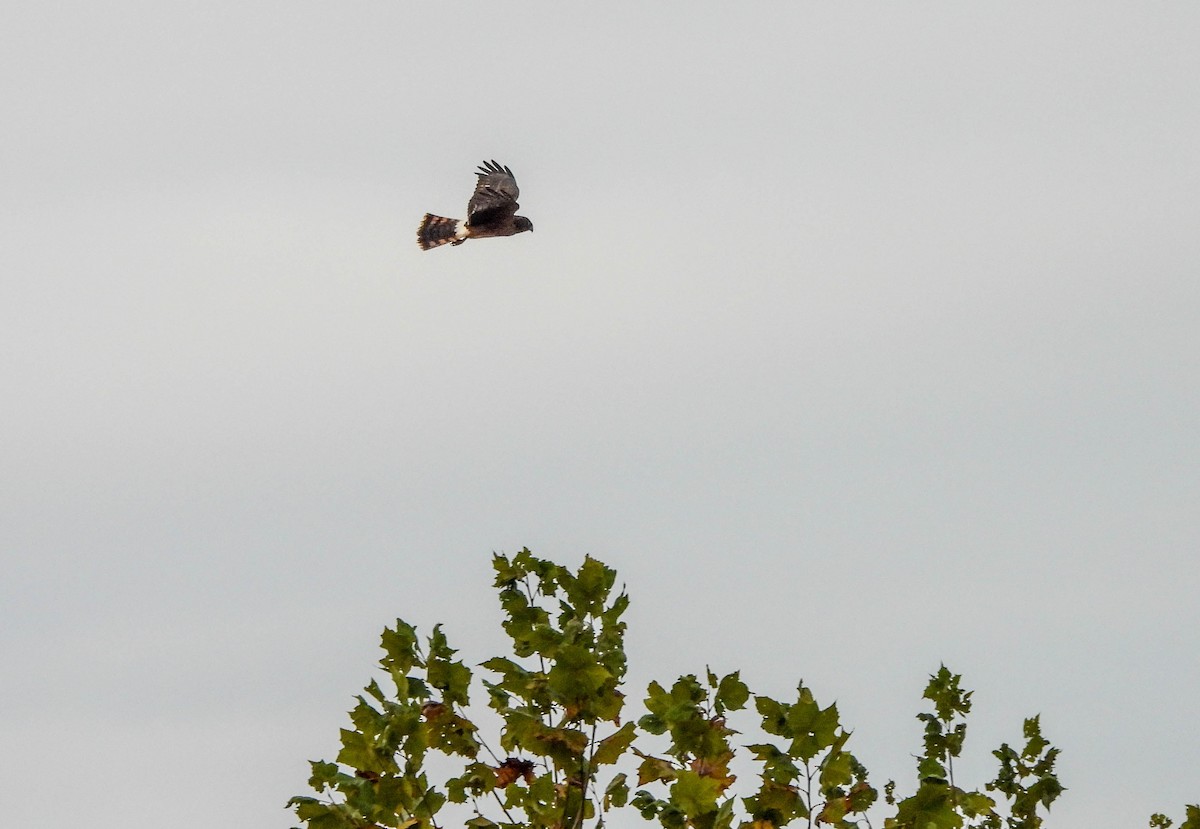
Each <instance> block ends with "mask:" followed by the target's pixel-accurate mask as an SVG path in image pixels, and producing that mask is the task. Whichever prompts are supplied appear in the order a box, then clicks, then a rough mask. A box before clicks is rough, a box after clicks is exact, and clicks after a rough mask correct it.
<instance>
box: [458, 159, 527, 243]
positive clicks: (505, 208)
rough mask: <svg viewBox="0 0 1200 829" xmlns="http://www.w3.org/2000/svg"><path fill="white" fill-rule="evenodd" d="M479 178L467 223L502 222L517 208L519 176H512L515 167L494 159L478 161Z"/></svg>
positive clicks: (468, 206) (476, 224)
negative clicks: (512, 168) (503, 165)
mask: <svg viewBox="0 0 1200 829" xmlns="http://www.w3.org/2000/svg"><path fill="white" fill-rule="evenodd" d="M475 175H477V176H479V180H478V181H477V182H476V183H475V193H474V194H473V195H472V196H471V201H469V202H468V203H467V225H468V226H470V227H476V226H480V225H488V224H493V223H495V222H497V221H500V222H503V221H505V220H507V219H508V218H509V217H511V216H512V215H513V214H514V213H516V212H517V207H518V205H517V196H518V195H520V193H521V191H520V190H518V189H517V180H516V179H515V178H513V174H512V170H510V169H508V168H507V167H502V166H500V165H499V164H497V163H496V162H495V161H485V162H483V164H481V165H479V172H477V173H476V174H475Z"/></svg>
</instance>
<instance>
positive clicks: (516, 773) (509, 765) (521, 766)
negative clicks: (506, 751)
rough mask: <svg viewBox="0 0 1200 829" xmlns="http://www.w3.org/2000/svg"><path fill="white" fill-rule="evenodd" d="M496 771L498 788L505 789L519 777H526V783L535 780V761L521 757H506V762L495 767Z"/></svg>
mask: <svg viewBox="0 0 1200 829" xmlns="http://www.w3.org/2000/svg"><path fill="white" fill-rule="evenodd" d="M493 770H494V771H495V772H496V788H498V789H504V788H507V787H508V786H509V784H511V783H515V782H516V781H517V780H518V779H524V780H525V783H526V784H529V783H532V782H533V763H532V761H530V760H522V759H520V758H519V757H506V758H505V759H504V762H503V763H501V764H500V765H499V766H496V767H495V768H494V769H493Z"/></svg>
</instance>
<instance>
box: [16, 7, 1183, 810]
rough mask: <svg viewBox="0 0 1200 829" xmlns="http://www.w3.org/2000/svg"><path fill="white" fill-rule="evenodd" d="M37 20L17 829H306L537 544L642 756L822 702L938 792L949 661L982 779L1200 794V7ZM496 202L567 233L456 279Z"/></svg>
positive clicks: (174, 11)
mask: <svg viewBox="0 0 1200 829" xmlns="http://www.w3.org/2000/svg"><path fill="white" fill-rule="evenodd" d="M3 18H4V20H3V25H2V26H0V66H2V72H0V104H2V106H3V111H4V123H5V127H4V129H3V130H2V131H0V180H2V186H0V266H2V272H0V278H2V279H3V293H2V296H3V301H2V302H0V383H2V388H3V390H4V394H3V401H4V402H3V403H2V404H0V458H2V465H0V544H2V546H0V549H2V552H3V556H4V565H3V578H2V581H0V602H2V604H0V659H2V660H3V665H4V668H3V672H2V674H0V778H2V779H3V780H4V781H5V786H4V789H5V794H4V795H3V797H2V800H3V803H4V806H3V810H2V812H3V819H2V820H3V823H4V824H5V825H6V826H14V827H15V826H35V825H36V826H38V827H42V829H57V828H58V827H69V826H79V825H83V824H86V825H87V826H89V827H91V829H116V827H129V826H161V825H170V826H172V827H173V829H193V827H194V828H195V829H199V827H205V828H206V829H207V827H213V826H222V827H225V826H228V827H238V826H246V827H276V828H277V829H283V827H287V826H291V825H293V824H294V823H295V821H294V818H293V816H292V815H291V814H290V813H289V812H287V811H285V810H284V808H283V806H284V802H285V801H286V800H287V798H288V797H290V796H291V795H293V794H301V793H306V791H307V787H306V784H305V781H306V778H307V776H308V766H307V761H308V760H309V759H317V758H329V759H331V758H332V757H333V755H334V754H336V751H337V733H338V729H339V728H341V727H343V726H344V725H345V724H346V723H347V719H346V715H345V711H346V710H348V708H349V707H350V706H351V703H352V699H351V697H352V695H353V694H355V693H357V692H358V691H359V689H360V688H361V686H362V685H363V683H365V682H366V681H367V680H368V679H369V678H370V677H371V676H372V668H373V665H374V663H375V661H376V659H377V658H378V655H379V654H378V650H377V646H378V635H379V632H380V630H381V628H382V627H383V626H384V625H385V624H388V623H390V622H391V621H392V620H394V619H395V617H397V616H403V617H404V618H405V619H407V620H409V621H411V622H413V623H416V624H418V625H420V626H421V627H422V628H423V629H424V630H426V631H427V630H428V629H429V627H430V626H432V625H433V624H434V623H435V622H438V621H444V622H445V623H446V630H447V633H448V635H449V636H450V637H451V640H452V642H453V643H454V644H456V645H457V646H458V647H460V648H461V649H462V654H463V656H464V658H466V659H467V661H468V662H472V663H477V662H479V661H482V660H483V659H486V658H488V657H489V656H492V655H493V654H494V653H495V652H496V650H497V649H499V648H501V647H503V645H504V642H505V640H504V639H503V636H502V634H501V632H500V629H499V626H498V622H499V619H500V614H499V609H498V607H497V604H496V601H495V598H494V594H493V592H492V590H491V588H490V582H491V578H492V573H491V567H490V556H491V554H492V552H493V551H503V552H509V553H511V552H515V551H517V550H519V549H520V548H521V547H522V546H525V545H528V546H529V547H531V548H532V549H533V550H534V551H535V552H536V553H538V554H539V555H542V556H546V557H549V558H554V559H556V560H559V561H563V562H567V563H570V564H571V565H572V566H574V565H577V564H578V563H579V561H580V560H581V559H582V557H583V556H584V555H585V554H589V553H590V554H592V555H595V556H597V557H599V558H600V559H602V560H604V561H606V562H607V563H609V564H610V565H612V566H614V567H616V568H617V569H618V570H619V572H620V576H621V578H622V580H623V581H625V582H626V583H627V584H628V587H629V591H630V593H631V595H632V598H633V602H634V604H633V607H632V609H631V611H630V615H629V622H630V625H631V627H630V634H629V650H630V654H631V661H632V665H633V669H632V673H631V676H630V687H629V690H630V696H631V702H633V703H636V705H631V707H630V708H629V709H628V711H629V713H630V714H631V715H636V714H637V711H638V707H640V700H641V692H642V690H643V689H644V686H645V683H646V681H647V680H648V679H650V678H652V677H658V678H660V679H663V680H664V681H667V680H671V679H673V678H674V677H675V676H677V675H678V674H679V673H682V672H690V671H699V670H703V668H704V665H705V664H706V663H708V664H711V665H712V666H713V668H714V669H715V670H718V671H720V672H725V671H728V670H733V669H735V668H741V669H742V670H743V677H744V678H745V679H746V680H747V681H748V682H749V683H750V684H751V686H752V687H754V688H756V689H759V690H762V691H763V692H766V693H770V694H773V695H776V696H785V695H787V694H789V693H790V692H791V689H792V688H793V687H794V685H795V682H796V681H797V679H799V678H801V677H803V678H804V680H805V681H806V682H807V683H808V684H809V685H810V686H811V687H812V688H813V689H814V691H815V692H816V694H817V696H818V699H819V700H822V701H825V702H828V701H832V700H834V699H836V700H837V701H838V703H839V707H840V709H841V711H842V715H843V719H844V721H845V722H846V723H847V724H848V725H849V726H850V727H852V728H854V729H856V733H855V736H854V739H853V740H852V742H851V747H852V748H853V747H857V751H858V754H859V755H860V757H861V758H862V760H863V761H864V762H865V763H866V764H867V766H868V767H869V768H870V769H871V771H872V779H873V781H874V782H875V783H876V784H877V785H880V786H881V785H882V784H883V783H884V782H885V781H886V780H887V779H888V778H889V777H890V778H896V779H897V780H899V781H900V784H901V790H902V791H907V790H910V788H911V785H912V782H913V770H912V761H911V758H910V757H909V755H910V754H912V753H915V752H916V751H917V750H918V748H919V745H920V733H921V730H920V723H918V722H917V721H916V720H915V719H914V715H915V714H916V713H917V712H918V711H919V710H921V703H920V699H919V697H920V694H921V690H922V688H923V686H924V683H925V681H926V678H927V676H928V674H929V673H931V672H933V671H935V670H936V669H937V667H938V665H939V663H940V662H942V661H945V662H946V663H947V664H948V665H949V666H950V667H951V668H952V669H954V670H955V671H957V672H961V673H963V674H964V684H965V685H966V686H967V687H970V688H974V689H975V690H976V695H975V712H974V714H973V716H972V718H971V721H970V722H971V725H970V729H971V730H970V733H969V736H968V743H967V752H966V753H967V755H968V757H967V760H966V761H965V762H964V764H963V766H962V769H963V771H962V774H963V775H966V778H965V779H964V778H963V777H960V781H959V782H962V783H968V784H969V783H974V784H976V785H979V784H982V782H983V781H984V780H985V779H987V776H990V772H991V769H992V765H993V763H992V760H991V757H990V755H989V752H990V751H991V750H992V749H993V748H995V747H996V746H998V745H999V743H1000V742H1001V741H1005V740H1007V741H1010V742H1015V741H1018V740H1019V739H1020V727H1021V720H1022V718H1023V717H1025V716H1027V715H1031V714H1034V713H1039V712H1040V713H1041V715H1042V724H1043V728H1044V731H1045V734H1046V735H1047V737H1048V738H1049V739H1050V740H1051V741H1052V742H1053V743H1055V744H1056V745H1058V746H1060V747H1061V748H1062V749H1063V755H1062V759H1061V763H1060V775H1061V779H1062V781H1063V783H1064V784H1065V785H1066V786H1067V787H1068V788H1069V791H1068V792H1067V793H1066V795H1065V796H1064V797H1063V799H1062V800H1061V801H1059V804H1058V805H1057V806H1056V807H1055V809H1054V811H1053V812H1052V814H1051V818H1052V821H1051V822H1052V825H1054V826H1055V827H1062V828H1064V829H1084V827H1089V828H1090V827H1098V826H1113V827H1117V826H1143V825H1145V821H1146V818H1147V817H1148V816H1149V814H1150V813H1151V812H1153V811H1155V810H1159V809H1162V810H1167V811H1169V812H1170V813H1172V814H1173V815H1175V816H1177V817H1178V816H1181V815H1182V807H1183V804H1184V803H1185V802H1195V801H1197V800H1198V799H1200V703H1198V702H1197V700H1200V598H1198V596H1200V564H1198V555H1200V429H1198V426H1200V423H1198V421H1200V333H1198V327H1200V286H1198V283H1197V275H1198V271H1200V232H1198V228H1200V6H1197V5H1196V4H1194V3H1183V2H1179V3H1170V2H1164V3H1133V2H1129V3H1117V2H1100V1H1099V0H1089V2H1062V3H1033V2H1005V3H961V2H954V3H950V2H941V3H937V2H934V3H921V4H898V3H893V4H865V3H820V4H816V3H796V4H784V3H755V2H745V3H738V4H732V3H731V4H716V3H704V2H692V3H686V4H685V3H661V4H657V5H656V4H649V3H611V2H610V3H604V4H591V5H587V6H584V5H582V4H572V3H549V2H543V3H521V4H502V3H488V4H483V3H408V2H399V1H398V0H393V1H392V2H370V3H315V2H307V1H304V2H299V1H297V0H293V2H272V3H267V2H249V3H247V2H239V3H229V2H222V1H221V0H212V2H204V3H152V2H109V3H80V2H65V3H54V4H41V3H39V4H34V3H23V4H19V5H17V6H16V7H13V8H8V9H7V10H6V11H5V12H4V15H3ZM485 158H489V159H490V158H495V159H498V160H499V161H501V162H502V163H504V164H508V165H509V166H511V167H512V168H513V170H514V171H515V172H516V174H517V178H518V181H519V183H520V185H521V188H522V197H521V204H522V211H521V212H522V214H523V215H526V216H529V217H530V218H531V219H532V220H533V222H534V224H535V226H536V228H537V229H536V231H535V232H534V233H533V234H524V235H521V236H518V237H515V238H512V239H498V240H486V241H482V242H475V243H468V244H466V245H464V246H462V247H458V248H446V249H440V250H435V251H431V252H428V253H423V252H421V251H419V250H418V249H417V247H416V245H415V243H414V231H415V228H416V225H417V223H418V221H419V219H420V217H421V214H422V213H423V212H425V211H427V210H428V211H433V212H438V213H442V214H446V215H460V216H461V215H462V213H463V210H464V208H465V204H466V200H467V197H468V196H469V194H470V190H471V187H472V186H473V183H474V176H473V175H472V172H473V170H474V168H475V166H476V165H477V164H478V163H479V162H480V161H481V160H483V159H485ZM972 774H973V776H971V775H972ZM621 825H622V826H642V825H647V826H649V825H650V824H643V823H642V821H641V820H640V818H638V817H637V816H636V814H635V813H633V812H632V811H630V812H629V813H628V816H627V820H626V822H625V823H622V824H621Z"/></svg>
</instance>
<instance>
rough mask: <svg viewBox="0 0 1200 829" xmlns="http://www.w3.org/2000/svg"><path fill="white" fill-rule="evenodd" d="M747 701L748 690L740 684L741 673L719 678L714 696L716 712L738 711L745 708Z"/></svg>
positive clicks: (735, 672)
mask: <svg viewBox="0 0 1200 829" xmlns="http://www.w3.org/2000/svg"><path fill="white" fill-rule="evenodd" d="M749 699H750V689H749V688H748V687H746V683H744V682H742V680H741V671H734V672H733V673H731V674H728V675H727V676H724V677H722V678H721V682H720V684H719V685H718V686H717V694H716V701H717V709H718V711H720V710H727V711H740V710H741V709H742V708H745V707H746V702H747V701H748V700H749Z"/></svg>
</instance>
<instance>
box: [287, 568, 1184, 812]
mask: <svg viewBox="0 0 1200 829" xmlns="http://www.w3.org/2000/svg"><path fill="white" fill-rule="evenodd" d="M493 566H494V568H495V572H496V580H495V587H496V588H497V590H498V591H499V595H500V605H501V608H502V609H503V612H504V621H503V628H504V631H505V632H506V633H507V634H508V637H509V639H510V640H511V656H504V657H495V658H493V659H489V660H487V661H486V662H484V663H482V666H481V667H482V668H483V669H485V670H486V671H487V672H488V674H489V676H488V677H486V678H483V679H482V685H483V687H484V688H485V689H486V692H487V705H488V707H489V708H490V709H491V710H492V711H493V712H494V715H495V716H498V718H499V720H500V723H501V726H500V729H499V736H498V742H496V743H495V744H494V745H495V747H494V748H493V744H489V742H488V741H487V740H486V739H485V737H484V735H483V733H482V732H481V729H480V728H479V727H478V726H477V725H476V724H475V722H473V721H472V720H471V719H470V717H469V713H470V697H469V692H470V689H471V685H472V681H473V674H472V671H471V669H470V668H469V667H467V666H466V665H464V664H463V663H462V662H461V661H460V660H456V659H455V658H454V657H455V654H456V651H455V650H454V649H453V648H451V647H450V646H449V644H448V643H447V640H446V637H445V635H444V634H443V633H442V630H441V628H440V626H438V627H434V628H433V630H432V632H431V634H430V635H429V636H428V638H427V639H426V640H425V643H424V645H422V643H421V641H420V637H418V635H417V632H416V630H415V629H414V628H413V627H412V626H411V625H409V624H407V623H406V622H404V621H401V620H399V619H398V620H397V621H396V625H395V627H393V628H388V629H386V630H385V631H384V632H383V637H382V641H381V645H382V648H383V651H384V656H383V658H382V659H381V660H380V666H381V668H382V669H383V672H384V673H385V674H386V676H387V681H388V683H389V684H390V685H391V687H392V689H393V690H391V691H390V692H388V693H385V692H384V690H383V689H382V688H381V687H380V685H379V683H378V682H377V681H375V680H371V682H370V683H369V684H368V685H367V686H366V688H365V689H364V693H363V694H362V695H359V696H358V697H357V698H356V699H357V705H355V707H354V708H353V710H351V711H350V720H351V724H352V725H353V728H350V729H342V732H341V750H340V751H339V752H338V754H337V757H336V761H335V762H325V761H316V762H313V763H312V764H311V765H312V775H311V777H310V778H309V785H310V786H311V787H312V788H313V789H314V790H315V791H316V793H317V796H316V797H312V796H300V797H294V798H292V799H291V800H290V801H289V802H288V806H289V807H290V808H292V809H294V810H295V812H296V815H297V817H298V818H299V819H300V821H301V822H303V823H305V824H307V827H308V829H380V828H381V827H392V829H421V828H423V827H431V829H440V825H439V823H438V819H439V815H440V814H441V813H442V811H443V807H445V806H446V805H447V804H448V803H449V804H461V808H460V810H459V814H458V816H459V817H460V818H461V817H462V815H463V812H464V811H465V810H467V809H469V817H467V818H466V819H465V823H466V825H468V826H470V827H473V829H582V827H583V826H584V824H585V823H586V822H589V821H592V822H594V823H593V825H594V826H595V829H602V827H603V825H604V822H605V817H606V815H607V814H608V813H609V812H610V811H611V810H614V809H621V808H622V807H626V806H629V807H631V808H633V809H635V810H636V811H637V812H639V813H640V814H641V815H642V817H643V818H645V819H647V820H650V821H657V822H658V823H659V824H660V825H661V826H662V827H663V829H732V827H733V825H734V821H738V829H776V827H783V826H786V825H788V824H790V823H793V822H799V823H800V824H802V825H805V826H807V827H809V829H811V827H813V825H814V824H824V825H827V826H830V827H836V829H851V827H857V826H866V827H870V826H871V822H870V818H869V816H868V811H869V810H870V809H872V807H875V808H876V809H883V808H884V804H886V807H887V809H888V810H889V811H890V813H889V814H887V815H885V816H884V817H883V823H882V825H883V827H884V829H957V828H958V827H978V829H1040V827H1041V826H1042V822H1043V817H1042V812H1043V811H1045V810H1048V809H1049V807H1050V805H1051V804H1052V803H1053V802H1054V801H1055V800H1056V799H1057V798H1058V797H1059V795H1060V794H1061V793H1062V792H1063V787H1062V786H1061V785H1060V784H1059V782H1058V778H1057V776H1056V775H1055V772H1054V764H1055V761H1056V759H1057V757H1058V753H1059V752H1058V749H1056V748H1053V747H1051V746H1050V744H1049V743H1048V742H1047V741H1046V740H1045V739H1044V738H1043V737H1042V734H1041V725H1040V722H1039V719H1038V717H1033V718H1030V719H1027V720H1026V721H1025V727H1024V738H1025V744H1024V746H1023V748H1021V749H1020V750H1019V751H1018V750H1016V749H1014V748H1011V747H1009V746H1008V744H1004V745H1002V746H1001V747H1000V748H999V749H997V750H996V751H994V752H993V754H994V755H995V757H996V758H997V760H998V761H999V766H1000V767H999V771H998V773H997V775H996V777H995V779H994V780H992V781H991V782H989V783H987V784H986V785H985V787H984V788H985V790H986V792H990V793H991V794H988V793H985V791H979V790H968V789H965V788H962V787H960V786H959V785H958V784H957V783H956V782H955V779H954V760H955V758H957V757H959V756H960V755H961V752H962V750H963V743H964V741H965V738H966V722H965V717H966V715H967V714H968V713H969V712H970V710H971V692H970V691H966V690H964V689H963V688H962V687H961V677H960V676H958V675H956V674H953V673H951V672H950V671H949V670H948V669H947V668H946V667H945V666H943V667H942V668H941V669H940V670H939V671H938V672H937V673H936V674H934V675H932V676H931V677H930V680H929V684H928V686H927V687H926V689H925V699H927V700H929V701H930V702H931V703H932V709H933V710H932V711H929V712H923V713H921V714H918V718H919V719H920V720H921V721H922V722H923V723H924V724H925V737H924V750H923V753H922V754H921V755H920V756H918V758H917V788H916V790H915V791H914V792H913V793H912V794H911V795H909V796H908V797H897V795H896V792H895V789H896V784H895V783H894V782H891V781H889V782H888V783H887V785H886V786H884V789H883V795H884V797H883V803H882V804H881V803H879V802H877V801H878V800H879V793H878V792H877V791H876V790H875V788H873V787H872V786H871V784H870V783H869V782H868V775H867V770H866V768H865V767H864V766H863V765H862V763H860V762H859V761H858V759H857V758H856V757H855V756H854V755H853V754H851V753H850V752H849V751H848V750H847V748H846V746H847V743H848V741H849V739H850V732H848V731H846V730H845V729H844V728H843V726H842V724H841V722H840V719H839V715H838V710H837V706H836V704H833V705H829V706H825V707H822V706H821V705H819V704H818V703H817V701H816V699H815V698H814V696H813V693H812V691H811V690H810V689H809V688H807V687H805V685H804V684H803V683H801V684H800V685H799V686H798V687H797V689H796V697H795V701H793V702H779V701H776V700H774V699H772V698H770V697H767V696H764V695H761V694H753V693H751V691H750V689H749V688H748V687H747V686H746V684H745V683H744V682H743V681H742V679H741V677H740V674H739V673H737V672H734V673H731V674H727V675H725V676H723V677H718V676H717V675H716V674H715V673H713V672H712V671H711V670H707V671H706V673H705V676H704V678H703V679H698V678H697V677H696V676H695V675H687V676H683V677H680V678H679V679H677V680H676V681H675V682H674V683H672V684H671V686H670V688H669V689H668V688H667V687H665V686H664V685H663V684H660V683H658V682H651V683H650V685H649V688H648V689H647V694H646V697H645V702H644V706H645V713H644V715H643V716H641V717H640V719H637V720H636V721H635V722H625V723H622V711H623V708H624V703H625V696H624V694H623V692H622V684H623V681H624V678H625V673H626V661H625V647H624V639H625V623H624V622H623V621H622V616H623V614H624V612H625V610H626V609H627V608H628V606H629V598H628V596H627V595H626V594H625V593H624V591H620V592H616V593H614V586H615V585H616V572H615V571H614V570H612V569H610V568H608V567H606V566H605V565H604V564H602V563H601V562H599V561H596V560H595V559H592V558H587V559H585V560H584V562H583V564H582V565H581V566H580V567H579V568H578V570H576V571H571V570H569V569H568V568H566V567H563V566H561V565H558V564H555V563H553V562H551V561H547V560H544V559H540V558H537V557H536V556H534V555H533V554H532V553H531V552H530V551H529V550H522V551H521V552H519V553H517V554H516V555H514V556H512V557H511V558H509V557H507V556H503V555H497V556H495V557H494V559H493ZM751 700H753V708H754V711H755V712H756V713H757V716H754V714H752V713H751V712H750V711H749V710H748V709H749V706H750V703H751ZM731 720H736V721H737V724H738V725H739V726H740V727H742V728H743V729H747V730H750V729H752V730H755V731H756V732H758V733H761V734H762V735H763V737H764V739H763V740H762V741H760V742H752V743H749V744H747V745H744V746H742V745H735V737H737V736H738V735H739V733H740V732H739V731H738V730H735V729H734V728H733V727H732V726H731V724H730V723H731ZM635 742H636V745H635ZM741 748H744V749H745V750H746V751H748V752H749V755H748V759H747V760H744V761H739V762H741V763H743V764H745V765H746V766H747V767H751V766H750V765H749V763H750V761H751V760H752V761H753V763H754V764H755V765H753V766H752V767H753V768H755V769H757V771H756V781H757V786H756V788H753V789H752V790H751V793H749V794H744V795H743V796H740V797H739V796H736V794H735V792H734V791H733V785H734V783H735V782H736V780H737V776H736V775H735V774H734V773H733V772H732V771H731V764H732V763H733V762H734V760H735V757H736V756H737V755H738V751H739V749H741ZM430 752H436V754H437V755H442V756H444V757H446V758H449V762H450V763H452V764H453V765H454V766H455V767H457V768H458V769H459V771H458V772H457V773H454V774H452V775H451V776H449V777H448V778H446V779H443V780H441V781H440V783H431V781H430V779H429V775H430V774H431V773H432V772H431V771H430V769H431V768H433V767H434V766H435V765H437V764H433V765H430V764H428V763H427V755H429V753H430ZM442 762H445V761H442ZM738 768H739V769H740V768H743V766H738ZM631 774H636V781H637V782H636V791H631V789H632V788H634V787H631V785H630V775H631ZM993 795H996V796H998V797H999V798H1002V799H1003V800H1005V801H1006V804H1005V806H1004V807H1002V808H1003V814H1002V812H1001V811H1000V810H998V808H997V799H996V798H995V797H993ZM1171 825H1172V823H1171V821H1170V820H1169V819H1168V818H1166V817H1165V816H1163V815H1155V816H1154V817H1153V818H1151V826H1152V827H1157V828H1158V829H1167V827H1170V826H1171ZM1180 829H1200V809H1198V808H1197V807H1194V806H1189V807H1188V811H1187V819H1186V821H1185V822H1184V823H1183V824H1182V825H1181V826H1180Z"/></svg>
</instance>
